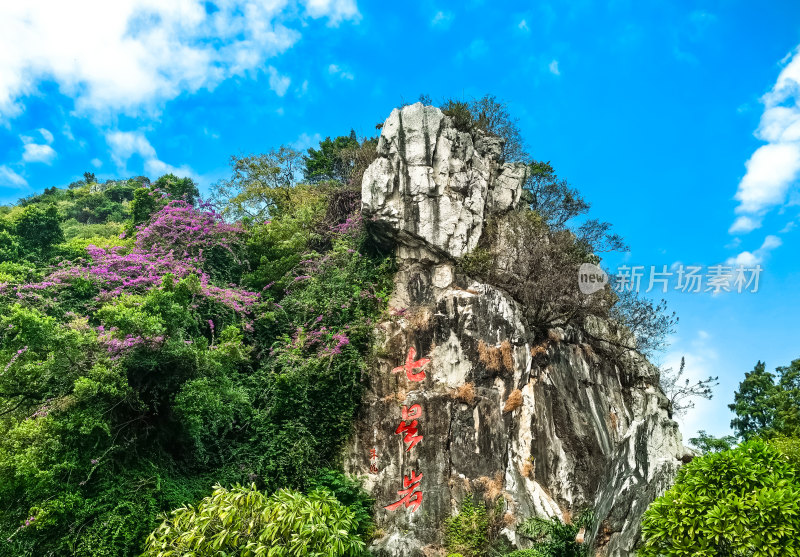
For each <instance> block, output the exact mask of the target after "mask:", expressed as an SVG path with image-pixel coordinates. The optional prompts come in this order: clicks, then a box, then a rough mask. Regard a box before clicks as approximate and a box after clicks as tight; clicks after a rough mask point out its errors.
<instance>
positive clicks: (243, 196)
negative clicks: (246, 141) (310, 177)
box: [212, 145, 302, 220]
mask: <svg viewBox="0 0 800 557" xmlns="http://www.w3.org/2000/svg"><path fill="white" fill-rule="evenodd" d="M230 165H231V168H232V169H233V174H232V176H231V177H230V178H228V179H225V180H220V181H219V182H217V183H216V184H215V185H214V188H213V190H212V199H213V200H214V201H215V202H216V203H217V204H218V205H219V206H220V207H221V208H222V212H223V214H225V215H226V216H228V217H230V218H240V219H241V218H249V219H252V220H264V219H266V218H267V217H270V216H276V215H278V214H280V213H281V212H282V211H286V210H288V209H289V205H290V201H291V195H290V194H291V191H292V189H293V188H294V187H295V185H296V184H297V179H298V176H299V173H300V170H301V166H302V155H301V154H300V153H299V152H298V151H295V150H294V149H292V148H291V147H287V146H285V145H282V146H281V147H279V148H278V149H273V150H271V151H270V152H269V153H261V154H259V155H248V156H245V157H237V156H235V155H234V156H232V157H231V160H230Z"/></svg>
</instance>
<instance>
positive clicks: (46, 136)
mask: <svg viewBox="0 0 800 557" xmlns="http://www.w3.org/2000/svg"><path fill="white" fill-rule="evenodd" d="M36 131H38V132H39V133H40V134H42V139H44V141H45V143H47V144H48V145H50V144H51V143H52V142H53V134H52V133H50V132H49V131H48V130H46V129H44V128H39V129H38V130H36Z"/></svg>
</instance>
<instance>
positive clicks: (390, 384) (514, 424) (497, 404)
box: [345, 103, 684, 556]
mask: <svg viewBox="0 0 800 557" xmlns="http://www.w3.org/2000/svg"><path fill="white" fill-rule="evenodd" d="M501 150H502V140H501V139H498V138H496V137H493V136H490V135H487V134H485V133H483V132H481V131H472V132H464V131H459V130H457V129H456V127H455V126H454V124H453V121H452V119H451V118H450V117H448V116H446V115H445V114H443V113H442V111H440V110H439V109H438V108H435V107H431V106H423V105H422V104H420V103H417V104H414V105H410V106H405V107H403V108H402V109H395V110H394V111H393V112H392V113H391V115H390V116H389V118H388V119H387V120H386V122H385V123H384V125H383V127H382V132H381V137H380V140H379V143H378V158H377V159H376V160H375V161H374V162H373V163H372V164H371V165H370V166H369V168H368V169H367V171H366V173H365V174H364V178H363V182H362V208H363V215H364V218H365V220H366V222H367V223H368V230H369V231H370V233H371V234H372V235H373V237H374V238H375V240H377V241H378V242H380V243H381V244H383V245H385V246H391V247H392V249H394V250H395V253H396V255H397V264H398V272H397V274H396V278H395V290H394V294H393V297H392V300H391V301H390V306H391V311H390V314H391V315H390V317H389V318H387V319H386V320H385V321H383V322H381V323H379V324H377V332H378V342H377V346H376V356H375V358H374V359H373V361H371V363H370V366H369V367H370V369H369V378H368V387H367V392H366V395H365V398H364V403H363V407H362V409H361V412H360V415H359V417H358V422H357V426H356V431H355V433H354V436H353V438H352V440H351V442H350V443H349V445H348V447H347V451H346V456H345V460H346V463H345V466H346V469H347V471H348V472H349V473H352V474H356V475H358V476H362V477H366V478H367V481H366V488H367V489H368V491H370V492H371V493H372V495H373V497H375V499H376V508H377V509H378V511H377V515H376V521H377V526H378V532H377V539H376V540H375V542H374V543H373V546H372V550H373V552H374V553H375V554H376V555H385V556H418V555H436V554H437V553H436V552H437V550H438V549H439V548H440V547H441V544H442V541H443V527H444V523H445V520H446V519H447V518H448V517H450V516H452V515H454V514H455V513H456V512H458V509H459V508H460V505H461V502H462V501H463V498H464V497H465V496H466V495H467V494H470V493H471V494H472V496H473V497H474V498H475V499H476V500H481V501H483V500H491V499H494V500H497V498H502V500H503V502H502V503H501V504H502V505H503V507H504V512H505V513H506V518H507V527H506V528H505V529H504V530H503V531H502V533H503V534H504V535H505V536H506V537H507V538H508V539H509V540H510V541H512V542H514V543H515V544H517V545H518V546H519V547H522V548H524V547H526V546H528V545H529V542H527V541H526V540H525V539H522V538H519V537H516V536H515V533H514V525H515V522H516V521H519V520H520V519H523V518H525V517H528V516H532V515H539V516H557V517H559V518H560V519H562V520H567V521H568V520H570V516H572V515H574V513H576V512H578V511H580V510H582V509H586V508H591V509H593V511H594V513H595V516H596V521H595V526H594V528H593V530H592V531H591V532H587V535H586V542H585V543H588V544H591V548H592V554H596V555H630V554H632V553H633V548H634V546H635V545H636V544H637V543H638V542H639V541H640V519H641V516H642V513H643V512H644V510H645V509H646V507H647V505H648V504H649V503H650V502H651V501H652V500H653V499H654V498H655V497H656V496H657V495H659V494H660V493H661V492H663V490H664V489H666V487H667V486H668V485H669V483H670V482H671V481H672V479H673V477H674V475H675V473H676V471H677V469H678V467H679V466H680V463H681V462H680V459H681V457H682V456H683V454H684V447H683V445H682V442H681V436H680V433H679V431H678V427H677V425H676V423H675V422H674V421H673V420H671V419H670V417H669V415H668V412H667V400H666V397H665V396H664V395H663V393H662V392H661V390H660V388H659V386H658V370H657V368H655V367H654V366H653V365H652V364H650V363H649V362H648V361H647V360H646V359H644V358H643V357H641V356H639V355H637V354H634V353H628V354H627V355H626V356H625V357H624V358H623V359H621V360H620V359H613V358H608V357H605V356H603V355H602V353H601V352H599V351H597V350H594V349H593V348H592V345H591V344H590V343H588V341H587V339H586V338H584V336H585V334H584V333H582V332H581V330H580V329H578V328H576V327H572V326H564V327H560V328H554V329H551V330H549V331H547V333H546V334H544V333H541V332H535V331H534V330H532V328H531V327H530V325H529V324H528V323H526V320H525V317H524V311H523V308H522V307H521V306H520V305H519V303H517V302H516V301H515V300H513V299H512V298H511V297H510V296H509V295H508V294H506V293H505V292H504V291H502V290H501V289H499V288H497V287H495V286H492V285H490V284H484V283H482V282H480V281H479V280H476V279H474V278H472V277H470V276H467V275H465V274H464V273H462V272H459V270H458V268H459V267H458V260H459V258H461V257H463V256H464V255H466V254H468V253H470V252H471V251H472V250H474V249H475V247H476V245H477V244H478V241H479V239H480V237H481V234H482V232H483V230H484V227H485V225H486V222H487V219H488V218H489V217H490V216H492V215H499V214H502V213H503V212H506V211H509V210H512V209H514V208H515V207H517V206H519V204H520V202H521V201H520V200H521V195H522V191H523V189H522V187H523V184H524V182H525V177H526V174H525V170H526V169H525V166H524V165H520V164H511V163H503V162H501V160H500V157H501ZM576 281H577V277H576ZM576 287H577V282H576ZM594 327H596V328H598V329H600V330H602V329H603V324H602V323H599V322H597V323H594ZM584 330H585V329H584ZM526 543H527V544H528V545H526Z"/></svg>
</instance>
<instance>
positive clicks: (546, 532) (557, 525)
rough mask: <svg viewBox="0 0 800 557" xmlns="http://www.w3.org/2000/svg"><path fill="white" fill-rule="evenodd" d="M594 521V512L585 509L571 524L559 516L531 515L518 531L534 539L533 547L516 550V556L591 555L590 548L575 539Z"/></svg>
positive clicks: (566, 556) (561, 556)
mask: <svg viewBox="0 0 800 557" xmlns="http://www.w3.org/2000/svg"><path fill="white" fill-rule="evenodd" d="M593 522H594V514H593V513H592V512H591V511H585V512H583V513H581V514H579V515H578V516H577V518H576V519H575V520H574V521H572V523H570V524H564V523H563V522H561V520H559V519H558V518H555V517H553V518H549V519H548V518H541V517H531V518H528V519H527V520H525V521H524V522H523V523H522V524H521V525H520V526H519V527H517V533H518V534H520V535H521V536H524V537H525V538H528V539H529V540H532V541H533V543H534V547H533V548H531V549H526V550H520V551H515V552H514V553H511V555H513V556H514V557H581V556H584V555H589V548H588V547H587V546H586V545H585V544H582V543H578V542H576V541H575V539H576V537H577V536H578V533H579V532H580V531H581V529H584V532H585V531H586V530H589V529H590V528H591V527H592V524H593Z"/></svg>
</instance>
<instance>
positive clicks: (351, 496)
mask: <svg viewBox="0 0 800 557" xmlns="http://www.w3.org/2000/svg"><path fill="white" fill-rule="evenodd" d="M309 488H310V489H312V490H313V489H327V490H328V491H330V492H331V493H333V495H334V496H335V497H336V499H337V501H339V502H340V503H341V504H342V505H345V506H346V507H347V508H349V509H350V510H351V511H353V517H354V519H355V521H356V524H357V527H356V532H358V534H359V535H361V536H369V535H370V534H371V533H372V531H373V528H374V523H373V520H372V507H373V505H374V504H375V499H373V498H372V497H371V496H370V494H369V493H367V492H366V491H365V490H364V488H363V487H362V485H361V482H360V481H358V480H357V479H354V478H351V477H350V476H347V475H346V474H343V473H342V472H340V471H338V470H332V469H323V470H322V471H320V473H319V474H317V475H316V476H315V477H313V478H312V479H311V480H310V481H309Z"/></svg>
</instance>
